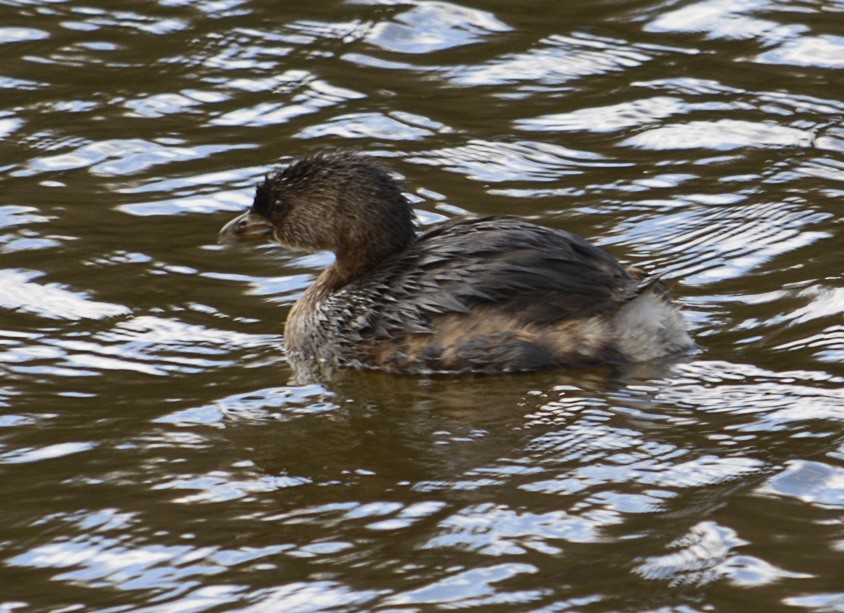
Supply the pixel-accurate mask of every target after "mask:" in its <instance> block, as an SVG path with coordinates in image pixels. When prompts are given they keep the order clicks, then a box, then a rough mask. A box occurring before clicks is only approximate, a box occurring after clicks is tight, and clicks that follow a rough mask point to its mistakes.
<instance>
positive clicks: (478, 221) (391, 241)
mask: <svg viewBox="0 0 844 613" xmlns="http://www.w3.org/2000/svg"><path fill="white" fill-rule="evenodd" d="M259 239H264V240H273V241H275V242H277V243H279V244H281V245H283V246H285V247H289V248H293V249H298V250H304V251H308V252H316V251H331V252H333V253H334V255H335V260H334V262H333V263H332V264H331V265H330V266H328V268H326V269H325V270H324V271H322V273H321V274H320V275H319V276H318V277H317V279H316V281H315V283H314V284H313V285H311V286H310V287H309V288H308V289H307V290H306V291H305V292H304V293H303V294H302V296H301V297H300V298H299V299H298V300H297V301H296V303H295V304H294V305H293V307H292V309H291V310H290V313H289V315H288V318H287V324H286V327H285V335H284V342H285V347H286V350H287V357H288V359H289V360H290V361H291V363H292V364H293V365H294V366H296V365H303V364H311V365H322V366H325V367H329V368H332V369H334V368H354V369H375V370H382V371H387V372H392V373H403V374H435V373H510V372H521V371H535V370H542V369H551V368H565V367H578V366H588V365H596V364H602V363H612V364H622V363H629V362H640V361H647V360H653V359H658V358H663V357H666V356H671V355H673V354H677V353H681V352H684V351H686V350H688V349H690V348H691V347H692V346H693V341H692V339H691V337H690V336H689V334H688V332H687V331H686V326H685V323H684V320H683V317H682V314H681V313H680V311H679V309H678V308H677V307H676V306H675V305H674V304H673V303H672V302H671V301H670V299H669V298H668V296H667V294H666V291H665V288H664V287H663V284H662V283H661V282H660V281H659V278H658V277H655V276H647V275H645V274H644V273H642V272H640V271H639V270H637V269H634V268H628V267H625V266H623V265H622V264H621V263H619V262H618V261H617V260H616V259H615V258H614V257H612V256H611V255H610V254H609V253H607V252H606V251H604V250H602V249H600V248H598V247H596V246H595V245H593V244H591V243H589V242H588V241H586V240H584V239H583V238H581V237H579V236H577V235H575V234H572V233H570V232H566V231H564V230H560V229H554V228H549V227H545V226H541V225H537V224H534V223H531V222H529V221H527V220H525V219H522V218H519V217H515V216H493V217H479V218H471V219H454V220H450V221H445V222H442V223H438V224H435V225H432V226H430V227H428V228H426V229H425V230H424V231H423V232H421V233H419V232H417V228H416V224H415V215H414V211H413V208H412V207H411V205H410V203H409V201H408V199H407V198H406V197H405V196H404V194H403V193H402V190H401V185H400V183H399V182H398V181H397V180H396V179H395V178H393V176H391V174H390V173H389V172H388V171H387V170H386V169H385V168H384V167H383V166H382V165H381V164H380V163H378V162H376V161H375V160H373V159H371V158H369V157H367V156H364V155H361V154H358V153H352V152H346V151H324V152H319V153H316V154H313V155H310V156H308V157H305V158H303V159H300V160H299V161H296V162H294V163H292V164H290V165H288V166H286V167H285V168H282V169H280V170H278V171H276V172H274V173H272V174H270V175H268V176H267V177H265V179H264V181H263V182H261V183H260V184H259V185H258V186H257V188H256V190H255V198H254V201H253V203H252V206H251V207H250V208H249V210H247V211H246V212H245V213H243V214H242V215H240V216H239V217H237V218H236V219H233V220H232V221H230V222H229V223H228V224H226V225H225V226H224V227H223V229H222V230H221V231H220V234H219V242H221V243H232V242H241V241H252V240H259Z"/></svg>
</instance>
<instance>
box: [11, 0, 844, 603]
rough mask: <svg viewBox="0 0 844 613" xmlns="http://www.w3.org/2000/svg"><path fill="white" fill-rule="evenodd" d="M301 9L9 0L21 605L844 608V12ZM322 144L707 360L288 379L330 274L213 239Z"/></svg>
mask: <svg viewBox="0 0 844 613" xmlns="http://www.w3.org/2000/svg"><path fill="white" fill-rule="evenodd" d="M293 4H294V3H281V4H280V3H274V2H268V1H261V0H255V1H245V0H219V1H211V0H209V1H202V0H166V1H165V0H161V1H159V2H149V1H141V2H131V3H130V2H118V3H115V2H104V1H103V2H67V1H66V2H63V1H61V0H59V1H37V0H32V1H27V0H11V1H10V0H6V1H2V2H0V57H2V62H0V137H2V141H1V142H0V185H2V189H0V258H1V259H2V263H1V264H0V373H2V380H0V476H2V478H0V516H2V517H3V518H4V519H3V522H0V524H2V525H0V544H2V553H0V586H2V587H0V610H3V611H15V610H43V611H69V610H86V611H124V610H144V611H221V610H246V611H253V610H254V611H268V610H279V611H281V610H283V611H324V610H350V611H351V610H382V611H388V610H389V611H413V610H437V609H472V608H474V609H484V610H487V609H489V610H501V611H507V610H512V611H548V612H550V611H565V610H572V611H619V610H625V611H677V612H680V611H682V612H690V611H713V610H717V611H730V610H735V611H748V610H767V611H779V610H783V611H786V610H789V611H792V610H793V611H800V610H807V611H844V570H842V569H844V530H842V512H844V392H842V389H844V386H842V382H844V369H842V360H844V320H843V319H842V313H844V284H842V267H841V252H842V249H841V245H842V232H841V220H842V215H841V211H842V208H841V207H842V196H844V183H842V177H844V172H843V171H844V129H843V128H842V117H844V96H842V94H844V87H842V80H841V69H842V68H844V37H842V27H841V26H842V24H844V4H841V2H839V1H836V0H801V1H799V2H779V1H776V0H748V1H727V0H700V1H694V0H680V1H672V2H659V1H655V0H616V1H609V0H602V1H598V2H595V1H590V2H586V1H579V0H575V1H567V2H552V1H550V0H529V1H527V2H519V3H513V2H500V1H496V0H491V1H488V2H480V1H479V0H477V1H476V2H474V4H472V3H466V2H462V3H455V2H441V1H433V0H417V1H415V2H414V1H407V2H403V1H396V2H392V1H379V0H348V1H346V2H323V3H308V4H302V5H301V6H295V7H294V6H292V5H293ZM324 146H339V147H353V148H356V149H359V150H362V151H366V152H368V153H371V154H372V155H375V156H378V157H380V158H383V159H384V161H385V162H386V163H388V164H389V166H390V167H391V168H392V169H393V170H395V171H396V172H397V173H399V174H400V175H402V176H403V177H404V178H405V187H406V190H407V193H408V196H409V197H410V198H412V199H413V201H414V204H415V206H416V207H417V208H418V210H419V216H420V222H421V223H422V224H429V223H433V222H435V221H438V220H442V219H446V218H453V217H463V216H470V215H485V214H502V213H509V214H519V215H524V216H527V217H530V218H531V219H533V220H535V221H536V222H538V223H541V224H545V225H548V226H552V227H559V228H566V229H568V230H571V231H574V232H577V233H579V234H582V235H584V236H586V237H589V238H590V239H592V240H594V241H596V242H597V243H598V244H600V245H602V246H603V247H605V248H606V249H608V250H609V251H611V252H612V253H613V254H615V255H616V256H618V257H620V258H622V259H625V260H626V261H628V262H631V263H633V264H636V265H637V266H640V267H644V268H647V269H649V270H653V271H658V272H661V273H663V274H664V275H665V278H666V279H667V280H669V281H670V282H671V283H672V284H673V293H674V295H675V297H676V298H677V300H678V302H679V303H680V304H681V305H682V306H683V307H684V308H685V310H686V313H687V318H688V320H689V324H690V327H691V328H692V330H693V332H694V335H695V337H696V338H697V340H698V341H699V344H700V350H699V351H698V352H696V353H695V354H694V355H691V356H688V357H686V358H683V359H678V360H671V361H667V362H664V363H659V364H647V365H640V366H637V367H631V368H626V369H621V370H611V369H604V368H598V369H588V370H582V371H568V372H553V373H542V374H534V375H525V376H515V377H489V378H468V379H467V378H462V379H434V380H425V379H410V378H396V377H390V376H385V375H380V374H373V373H349V374H348V375H346V376H342V377H339V378H338V379H336V380H332V381H326V382H315V383H311V384H308V385H294V384H291V383H290V381H289V378H290V370H289V368H288V366H287V365H286V363H285V361H284V356H283V353H282V350H281V341H282V336H281V335H282V332H283V325H282V324H283V321H284V319H285V317H286V315H287V312H288V310H289V308H290V306H291V304H292V303H293V302H294V301H295V299H296V297H297V296H298V295H299V294H300V293H301V292H302V291H303V289H304V288H305V287H307V286H308V285H309V284H310V283H311V281H312V280H313V278H314V276H315V275H316V274H317V273H318V272H319V270H320V269H321V268H322V267H323V266H325V265H326V264H327V263H328V262H330V261H331V256H330V255H326V254H317V255H309V256H303V255H302V254H297V253H291V252H288V251H285V250H283V249H281V248H279V247H274V246H270V245H267V246H258V247H254V248H253V247H251V246H249V247H244V248H235V249H223V248H220V247H218V246H216V245H215V244H214V243H215V238H216V233H217V230H218V229H219V228H220V226H222V225H223V223H225V222H226V221H227V220H228V219H230V218H231V217H232V216H233V215H234V214H235V213H236V212H238V211H241V210H243V209H244V208H245V207H246V206H247V205H248V204H249V202H250V199H251V194H252V185H253V184H254V183H255V182H256V181H257V180H258V179H259V178H260V177H261V176H262V175H263V174H264V173H266V172H267V171H269V170H270V169H271V168H273V167H274V166H275V165H276V164H278V163H281V162H284V161H287V160H290V159H292V158H294V157H297V156H299V155H302V154H305V153H308V152H311V151H314V150H316V149H318V148H320V147H324Z"/></svg>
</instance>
